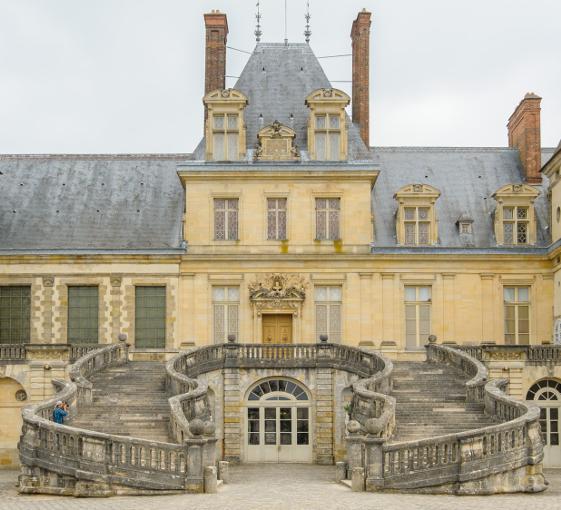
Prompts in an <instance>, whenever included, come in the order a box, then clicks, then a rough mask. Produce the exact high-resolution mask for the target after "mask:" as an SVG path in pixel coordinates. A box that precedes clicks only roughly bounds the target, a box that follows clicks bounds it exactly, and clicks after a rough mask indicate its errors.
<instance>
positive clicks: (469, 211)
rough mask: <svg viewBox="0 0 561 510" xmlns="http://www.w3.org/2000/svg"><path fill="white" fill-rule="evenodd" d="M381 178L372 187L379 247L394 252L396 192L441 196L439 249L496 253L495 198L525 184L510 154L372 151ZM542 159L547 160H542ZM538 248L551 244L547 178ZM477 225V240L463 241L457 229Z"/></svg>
mask: <svg viewBox="0 0 561 510" xmlns="http://www.w3.org/2000/svg"><path fill="white" fill-rule="evenodd" d="M372 153H373V154H374V159H375V161H376V162H377V163H378V164H379V165H380V175H379V177H378V180H377V182H376V185H375V187H374V193H373V206H374V211H375V213H374V214H375V243H374V245H375V246H379V247H392V246H396V245H397V242H396V234H395V214H396V211H397V201H396V200H395V199H394V198H393V196H394V194H395V192H396V191H398V190H399V189H400V188H401V187H403V186H405V185H407V184H421V183H425V184H430V185H431V186H434V187H435V188H437V189H438V190H439V191H440V192H441V196H440V198H439V199H438V200H437V201H436V214H437V219H438V232H439V246H443V247H466V248H467V247H469V248H493V247H495V246H496V242H495V236H494V224H493V222H494V218H493V214H494V210H495V207H496V202H495V200H494V199H493V198H492V195H493V193H495V192H496V191H497V190H498V189H499V188H500V187H501V186H504V185H506V184H511V183H520V182H522V181H523V174H522V165H521V162H520V156H519V153H518V150H516V149H509V148H469V147H465V148H439V147H374V148H372ZM544 157H547V155H546V156H544ZM537 188H538V190H539V191H540V196H539V197H538V198H537V199H536V202H535V207H536V217H537V232H538V242H537V246H547V245H549V243H550V234H549V219H548V205H547V199H546V193H547V178H546V177H545V176H544V180H543V183H542V185H541V186H537ZM462 215H465V216H467V217H469V218H471V219H473V227H472V228H473V236H471V237H466V236H465V235H462V236H460V234H459V231H458V226H457V224H456V222H457V220H458V218H459V217H460V216H462Z"/></svg>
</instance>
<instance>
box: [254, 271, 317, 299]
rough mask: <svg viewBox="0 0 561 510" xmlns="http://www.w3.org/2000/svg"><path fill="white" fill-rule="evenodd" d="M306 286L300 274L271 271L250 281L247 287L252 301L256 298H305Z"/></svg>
mask: <svg viewBox="0 0 561 510" xmlns="http://www.w3.org/2000/svg"><path fill="white" fill-rule="evenodd" d="M306 287H307V283H306V281H305V280H304V278H303V277H301V276H300V275H295V274H288V275H287V274H281V273H272V274H267V275H265V276H264V277H263V278H262V279H260V280H256V281H255V282H253V283H250V284H249V287H248V288H249V297H250V299H251V300H252V301H256V300H258V299H266V300H279V299H291V300H298V301H303V300H304V299H305V298H306Z"/></svg>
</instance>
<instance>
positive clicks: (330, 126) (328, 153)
mask: <svg viewBox="0 0 561 510" xmlns="http://www.w3.org/2000/svg"><path fill="white" fill-rule="evenodd" d="M315 125H316V135H315V136H316V159H317V160H318V161H339V160H340V159H341V148H340V147H341V116H340V114H339V113H337V114H327V113H326V114H323V115H316V117H315Z"/></svg>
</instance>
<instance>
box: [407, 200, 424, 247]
mask: <svg viewBox="0 0 561 510" xmlns="http://www.w3.org/2000/svg"><path fill="white" fill-rule="evenodd" d="M404 216H405V220H404V222H405V244H407V245H417V244H430V243H431V241H430V240H431V235H430V227H431V221H430V207H405V208H404Z"/></svg>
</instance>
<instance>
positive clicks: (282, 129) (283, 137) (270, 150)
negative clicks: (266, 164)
mask: <svg viewBox="0 0 561 510" xmlns="http://www.w3.org/2000/svg"><path fill="white" fill-rule="evenodd" d="M257 138H258V143H257V147H256V149H255V159H259V160H263V161H293V160H297V159H299V158H300V154H299V152H298V148H297V147H296V144H295V143H294V140H295V138H296V132H295V131H294V130H293V129H291V128H289V127H288V126H285V125H283V124H281V123H280V122H279V121H277V120H276V121H275V122H273V123H272V124H271V125H270V126H266V127H264V128H263V129H261V131H259V133H258V134H257Z"/></svg>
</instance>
